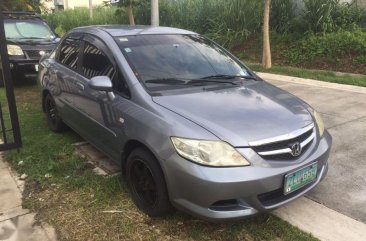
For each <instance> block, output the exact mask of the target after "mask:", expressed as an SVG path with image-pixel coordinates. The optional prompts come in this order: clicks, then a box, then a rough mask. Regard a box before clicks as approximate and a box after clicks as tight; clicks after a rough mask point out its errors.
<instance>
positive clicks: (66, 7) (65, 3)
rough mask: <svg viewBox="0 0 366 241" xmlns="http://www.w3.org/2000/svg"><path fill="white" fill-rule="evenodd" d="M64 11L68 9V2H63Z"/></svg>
mask: <svg viewBox="0 0 366 241" xmlns="http://www.w3.org/2000/svg"><path fill="white" fill-rule="evenodd" d="M64 9H65V10H66V9H69V0H64Z"/></svg>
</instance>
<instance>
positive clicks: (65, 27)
mask: <svg viewBox="0 0 366 241" xmlns="http://www.w3.org/2000/svg"><path fill="white" fill-rule="evenodd" d="M116 10H117V8H116V7H95V8H94V9H93V18H92V19H90V18H89V9H88V8H83V7H81V8H75V9H68V10H65V11H61V12H56V13H53V14H47V15H45V16H44V18H45V19H46V20H47V22H48V23H49V25H50V26H51V27H52V28H53V29H55V30H57V31H58V34H60V33H65V32H68V31H69V30H71V29H73V28H76V27H80V26H86V25H102V24H117V23H127V16H126V14H118V15H117V14H116ZM57 31H56V32H57Z"/></svg>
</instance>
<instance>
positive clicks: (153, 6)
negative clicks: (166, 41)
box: [151, 0, 159, 26]
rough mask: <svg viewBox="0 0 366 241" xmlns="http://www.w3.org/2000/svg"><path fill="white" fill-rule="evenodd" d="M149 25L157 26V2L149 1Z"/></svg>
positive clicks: (154, 0)
mask: <svg viewBox="0 0 366 241" xmlns="http://www.w3.org/2000/svg"><path fill="white" fill-rule="evenodd" d="M151 25H152V26H159V0H151Z"/></svg>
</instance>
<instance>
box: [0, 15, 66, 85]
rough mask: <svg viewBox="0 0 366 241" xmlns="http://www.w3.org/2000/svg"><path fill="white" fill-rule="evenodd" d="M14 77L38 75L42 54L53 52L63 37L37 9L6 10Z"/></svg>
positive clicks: (6, 32) (5, 26) (5, 19)
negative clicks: (38, 13) (57, 33)
mask: <svg viewBox="0 0 366 241" xmlns="http://www.w3.org/2000/svg"><path fill="white" fill-rule="evenodd" d="M2 14H3V17H4V28H5V36H6V42H7V48H8V54H9V60H10V69H11V73H12V76H13V78H14V80H18V79H23V78H24V77H27V78H33V77H36V76H37V72H38V62H39V60H40V58H41V57H42V56H43V55H45V54H47V53H49V52H51V51H52V49H53V48H54V47H55V45H56V43H57V42H58V41H59V38H58V37H57V35H56V34H55V32H54V31H52V29H51V28H50V27H49V26H48V25H47V23H46V22H45V21H44V20H43V19H42V18H41V17H40V16H39V15H37V14H36V13H34V12H2Z"/></svg>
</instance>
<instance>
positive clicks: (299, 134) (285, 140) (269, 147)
mask: <svg viewBox="0 0 366 241" xmlns="http://www.w3.org/2000/svg"><path fill="white" fill-rule="evenodd" d="M314 127H315V126H314V124H310V125H308V126H306V127H304V128H302V129H300V130H297V131H294V132H292V133H289V134H286V135H283V136H278V137H274V138H269V139H265V140H260V141H255V142H250V143H249V145H250V146H251V147H252V149H253V150H254V151H255V152H257V153H258V154H259V155H260V156H261V157H263V158H265V159H270V160H293V159H296V158H298V157H300V156H301V154H302V153H304V152H305V151H306V150H307V149H308V148H309V146H310V144H311V143H312V141H313V140H314V138H315V128H314ZM295 145H297V146H295ZM296 148H297V151H296ZM294 149H295V150H294Z"/></svg>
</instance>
